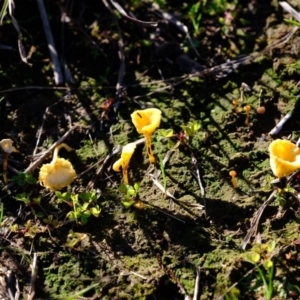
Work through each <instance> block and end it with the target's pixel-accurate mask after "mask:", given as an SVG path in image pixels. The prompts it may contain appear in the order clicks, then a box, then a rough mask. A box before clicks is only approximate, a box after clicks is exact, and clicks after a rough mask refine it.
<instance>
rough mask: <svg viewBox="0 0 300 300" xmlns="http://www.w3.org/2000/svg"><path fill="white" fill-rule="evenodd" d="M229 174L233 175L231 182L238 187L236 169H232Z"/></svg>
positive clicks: (234, 186)
mask: <svg viewBox="0 0 300 300" xmlns="http://www.w3.org/2000/svg"><path fill="white" fill-rule="evenodd" d="M229 176H231V182H232V185H233V188H234V189H236V188H237V187H238V184H237V180H236V171H234V170H232V171H230V172H229Z"/></svg>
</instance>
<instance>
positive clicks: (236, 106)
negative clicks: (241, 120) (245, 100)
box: [232, 100, 239, 114]
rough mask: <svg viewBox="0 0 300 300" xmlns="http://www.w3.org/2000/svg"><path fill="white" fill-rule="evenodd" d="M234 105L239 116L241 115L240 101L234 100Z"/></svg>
mask: <svg viewBox="0 0 300 300" xmlns="http://www.w3.org/2000/svg"><path fill="white" fill-rule="evenodd" d="M232 104H233V106H234V110H235V112H236V113H237V114H238V113H239V100H233V101H232Z"/></svg>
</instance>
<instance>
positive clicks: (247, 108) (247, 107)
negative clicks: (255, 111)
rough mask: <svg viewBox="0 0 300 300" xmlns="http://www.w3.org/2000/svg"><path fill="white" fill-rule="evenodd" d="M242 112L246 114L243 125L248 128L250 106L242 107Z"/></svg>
mask: <svg viewBox="0 0 300 300" xmlns="http://www.w3.org/2000/svg"><path fill="white" fill-rule="evenodd" d="M244 110H245V112H246V121H245V124H246V126H248V125H249V119H250V110H251V106H250V105H246V106H245V107H244Z"/></svg>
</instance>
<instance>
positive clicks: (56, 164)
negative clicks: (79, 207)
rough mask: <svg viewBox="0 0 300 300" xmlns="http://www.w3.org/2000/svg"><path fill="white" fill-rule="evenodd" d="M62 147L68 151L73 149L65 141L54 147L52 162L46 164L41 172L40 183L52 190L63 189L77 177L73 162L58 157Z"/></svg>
mask: <svg viewBox="0 0 300 300" xmlns="http://www.w3.org/2000/svg"><path fill="white" fill-rule="evenodd" d="M61 148H65V149H66V150H67V151H71V150H72V148H70V147H69V146H68V145H67V144H64V143H63V144H60V145H59V146H57V147H56V148H55V149H54V153H53V158H52V161H51V163H50V164H44V165H43V166H42V167H41V170H40V174H39V181H40V183H41V184H42V185H43V186H44V187H46V188H47V189H49V190H51V191H57V190H61V189H62V188H64V187H65V186H68V185H69V184H70V183H71V182H72V181H73V180H74V179H75V178H76V172H75V170H74V168H73V166H72V164H71V163H70V162H69V161H68V160H66V159H64V158H59V157H58V151H59V150H60V149H61Z"/></svg>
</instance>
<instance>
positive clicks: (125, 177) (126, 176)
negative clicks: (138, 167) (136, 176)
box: [122, 165, 129, 184]
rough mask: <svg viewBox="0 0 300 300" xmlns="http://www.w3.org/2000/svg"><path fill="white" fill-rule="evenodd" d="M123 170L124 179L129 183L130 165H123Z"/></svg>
mask: <svg viewBox="0 0 300 300" xmlns="http://www.w3.org/2000/svg"><path fill="white" fill-rule="evenodd" d="M122 172H123V180H124V183H125V184H128V182H129V180H128V166H124V165H123V166H122Z"/></svg>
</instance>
